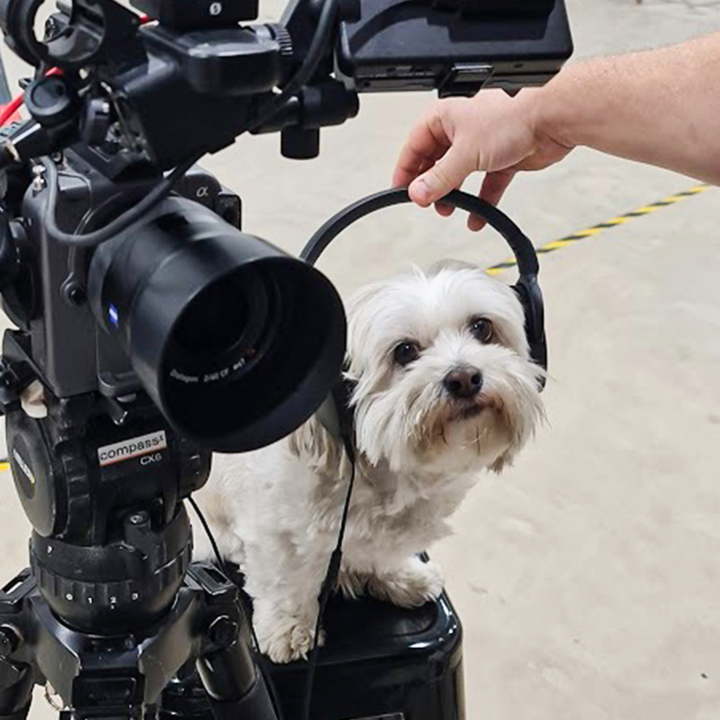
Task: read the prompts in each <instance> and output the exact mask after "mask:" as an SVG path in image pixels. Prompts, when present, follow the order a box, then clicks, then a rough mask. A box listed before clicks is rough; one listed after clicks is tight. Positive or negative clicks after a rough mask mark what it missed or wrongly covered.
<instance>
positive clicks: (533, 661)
mask: <svg viewBox="0 0 720 720" xmlns="http://www.w3.org/2000/svg"><path fill="white" fill-rule="evenodd" d="M280 6H281V3H280V2H278V0H269V1H268V2H267V3H265V4H264V6H263V7H264V10H265V11H266V12H267V14H268V15H269V16H273V15H275V14H276V13H277V11H278V10H279V8H280ZM569 6H570V12H571V18H572V23H573V28H574V33H575V40H576V47H577V55H576V57H585V56H593V55H599V54H607V53H613V52H621V51H627V50H631V49H636V48H646V47H653V46H658V45H661V44H668V43H671V42H674V41H678V40H682V39H684V38H688V37H692V36H696V35H699V34H702V33H706V32H709V31H712V30H717V29H720V4H719V3H718V2H715V1H711V0H707V1H705V2H703V1H702V0H645V1H644V2H643V4H642V5H639V6H638V5H636V4H635V2H633V0H592V2H590V0H570V1H569ZM5 55H6V56H7V53H5ZM707 82H708V87H711V84H712V83H716V82H718V78H711V77H708V78H707ZM428 99H429V98H427V97H424V96H413V95H410V96H403V97H389V96H387V97H382V98H378V97H367V98H364V101H363V109H362V112H361V114H360V116H359V117H358V119H356V120H355V121H353V122H352V123H350V124H348V125H347V126H345V127H343V128H338V129H332V130H329V131H327V132H325V134H324V138H323V154H322V156H321V158H320V159H318V160H316V161H314V162H313V163H311V164H307V165H305V164H297V163H292V162H290V161H287V160H283V159H282V158H281V157H280V156H279V153H278V151H277V147H278V146H277V142H278V140H277V138H271V137H267V138H248V139H242V140H241V141H239V142H238V143H237V144H236V145H235V146H234V147H233V148H231V149H229V150H227V151H225V152H223V153H222V154H220V155H218V156H216V157H212V158H209V159H208V160H207V161H206V162H205V165H206V167H208V168H209V169H211V170H213V171H215V172H217V174H218V176H219V177H220V178H221V180H222V181H223V182H225V183H226V184H227V185H229V186H230V187H232V188H234V189H235V190H237V191H238V192H240V193H241V194H242V196H243V199H244V202H245V210H246V216H245V217H246V229H247V230H248V231H250V232H254V233H256V234H259V235H261V236H263V237H266V238H268V239H270V240H272V241H274V242H276V243H277V244H279V245H281V246H282V247H284V248H287V249H289V250H291V251H298V250H299V249H300V248H301V246H302V245H303V243H304V241H305V239H306V238H307V237H308V236H309V235H310V233H311V232H312V231H313V230H314V229H315V228H316V227H317V226H318V225H319V224H320V223H321V222H322V221H323V220H324V219H325V218H326V217H328V216H329V215H330V214H331V213H332V212H334V211H335V210H337V209H338V208H339V207H341V206H343V205H344V204H346V203H348V202H350V201H352V200H354V199H356V198H357V197H359V196H361V195H364V194H366V193H369V192H372V191H375V190H378V189H380V188H382V187H385V186H386V185H387V184H388V182H389V178H390V173H391V170H392V164H393V160H394V157H395V155H396V152H397V150H398V149H399V146H400V143H401V140H402V138H403V136H404V134H405V132H406V130H407V129H408V127H409V125H410V123H411V122H412V120H413V119H414V118H415V116H416V115H417V114H418V113H419V111H420V110H421V108H422V107H424V105H425V104H426V103H427V102H428ZM719 162H720V159H719ZM476 184H477V179H473V180H472V181H471V182H470V183H468V185H469V186H471V187H475V186H476ZM693 184H694V183H693V182H692V181H691V180H689V179H687V178H683V177H680V176H677V175H673V174H671V173H668V172H664V171H659V170H655V169H651V168H646V167H641V166H638V165H634V164H631V163H627V162H621V161H618V160H614V159H610V158H606V157H602V156H600V155H597V154H593V153H591V152H586V151H578V152H576V153H574V154H573V155H572V156H571V157H570V158H569V159H568V160H567V161H566V162H565V163H564V164H563V165H562V166H561V167H558V168H555V169H552V170H550V171H547V172H545V173H542V174H539V175H534V176H528V177H524V178H522V179H520V180H518V181H517V182H516V184H515V186H514V187H513V189H512V190H511V191H510V193H509V194H508V196H507V199H506V200H505V201H504V203H503V207H504V209H505V210H506V211H508V212H509V213H510V214H511V215H512V216H513V217H514V218H515V219H516V220H517V221H518V222H519V224H520V225H521V226H522V227H523V228H524V229H525V230H526V232H527V233H528V234H530V236H531V237H532V238H534V239H535V241H536V243H538V244H542V243H544V242H547V241H550V240H552V239H555V238H558V237H560V236H562V235H566V234H568V233H570V232H572V231H575V230H579V229H582V228H585V227H588V226H589V225H592V224H594V223H597V222H602V221H603V220H606V219H608V218H611V217H613V216H615V215H617V214H619V213H621V212H624V211H628V210H632V209H633V208H635V207H638V206H641V205H644V204H646V203H649V202H653V201H655V200H659V199H661V198H663V197H665V196H666V195H669V194H672V193H674V192H678V191H681V190H684V189H686V188H688V187H691V186H692V185H693ZM719 219H720V192H718V191H717V190H715V189H713V190H710V191H709V192H707V193H704V194H702V195H699V196H698V197H694V198H692V199H689V200H687V201H685V202H683V203H680V204H677V205H674V206H672V207H669V208H666V209H663V210H661V211H659V212H658V213H656V214H653V215H650V216H648V217H645V218H640V219H637V220H635V221H634V222H632V223H631V224H629V225H627V226H622V227H619V228H616V229H614V230H611V231H608V232H607V233H605V234H603V235H602V236H600V237H598V238H593V239H589V240H587V241H586V242H584V243H582V244H578V245H577V246H573V247H571V248H568V249H564V250H562V251H560V252H558V253H556V254H553V255H550V256H546V257H545V258H544V259H543V264H542V282H543V288H544V291H545V294H546V298H547V321H548V332H549V342H550V352H551V374H552V382H551V383H550V384H549V386H548V389H547V392H546V394H545V400H546V402H547V407H548V415H549V418H550V426H549V427H548V428H546V429H545V430H544V431H542V432H541V433H540V435H539V436H538V438H537V440H536V442H535V443H534V445H533V447H532V448H530V449H529V450H528V451H526V452H525V453H524V454H523V455H522V457H521V459H520V461H519V462H518V464H517V466H516V467H515V468H514V469H513V470H511V471H510V472H508V473H506V474H505V475H504V476H502V477H501V478H497V479H496V478H488V479H487V480H486V481H484V482H483V484H482V485H481V487H479V488H478V489H477V490H476V491H475V492H474V493H473V494H472V496H471V497H470V498H469V500H468V501H467V502H466V504H465V506H464V508H463V509H462V511H461V512H460V514H459V516H458V518H457V521H456V523H455V524H456V528H457V533H456V535H455V537H453V538H452V539H450V540H448V541H446V542H444V543H443V544H442V545H441V546H440V547H438V548H436V549H435V551H434V554H435V556H436V557H437V558H438V559H440V560H441V562H442V563H443V565H444V566H445V569H446V573H447V577H448V585H449V589H450V593H451V596H452V598H453V600H454V602H455V604H456V606H457V608H458V610H459V611H460V614H461V616H462V618H463V621H464V624H465V630H466V641H465V658H466V668H465V672H466V688H467V700H468V709H469V718H472V719H473V720H475V719H477V720H480V719H482V720H520V719H522V720H611V719H612V720H615V719H623V720H717V718H718V717H720V601H719V600H718V598H720V566H719V563H718V555H719V553H720V483H719V482H718V469H717V468H718V465H720V402H719V400H720V373H718V371H717V368H718V366H720V314H719V312H718V308H719V307H720V283H718V280H717V276H718V271H720V243H718V242H717V238H718V229H717V226H718V220H719ZM348 235H349V236H348V237H345V238H344V239H343V242H341V243H338V244H337V245H336V246H335V247H334V248H333V250H332V251H331V252H329V253H328V256H327V258H326V259H325V260H324V262H323V267H324V269H325V270H326V271H327V273H328V274H329V276H330V277H331V278H333V279H334V280H335V281H336V282H337V284H338V285H339V287H340V288H341V289H342V290H343V292H345V291H348V290H350V289H352V288H353V287H355V286H357V285H359V284H362V283H365V282H367V281H370V280H373V279H375V278H378V277H381V276H385V275H388V274H390V273H392V272H394V271H397V270H401V269H405V268H407V267H408V265H409V264H410V263H418V264H420V265H428V264H430V263H432V262H433V261H435V260H437V259H440V258H442V257H456V258H464V259H466V260H470V261H474V262H477V263H480V264H491V263H492V262H495V261H498V260H501V259H503V258H504V257H505V255H506V251H505V248H504V247H503V245H502V243H500V242H499V241H498V240H497V239H496V238H494V237H493V236H492V234H491V233H490V232H489V231H488V232H485V233H484V234H483V235H481V236H475V235H471V234H469V233H467V232H466V231H465V230H464V227H463V225H462V223H461V222H460V220H459V219H453V220H450V221H443V220H440V219H439V218H436V217H435V216H434V215H433V214H432V213H430V212H422V211H420V210H417V209H412V208H401V209H394V210H391V211H386V213H385V214H384V215H382V216H380V215H378V216H375V217H373V218H372V219H369V220H367V221H365V222H364V224H363V225H362V226H361V227H360V228H356V229H355V230H354V231H353V232H351V233H349V234H348ZM507 278H508V280H511V279H512V278H513V274H512V273H507ZM2 479H3V480H4V482H3V483H2V486H1V487H0V527H2V528H3V533H2V541H1V542H0V577H9V576H10V575H11V574H12V573H13V572H14V571H15V570H16V569H17V568H19V567H21V566H22V565H23V564H24V562H25V553H26V537H27V533H28V526H27V523H26V522H25V521H24V519H23V517H22V514H21V513H20V511H19V505H18V503H17V501H16V499H15V496H14V493H13V489H12V483H11V480H10V477H9V475H3V476H2ZM49 712H50V711H49V709H48V708H47V706H45V704H44V703H40V702H38V703H36V705H35V707H34V709H33V713H32V717H33V718H41V717H46V716H48V713H49Z"/></svg>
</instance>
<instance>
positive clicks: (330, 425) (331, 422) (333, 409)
mask: <svg viewBox="0 0 720 720" xmlns="http://www.w3.org/2000/svg"><path fill="white" fill-rule="evenodd" d="M356 387H357V383H356V382H354V381H352V380H348V379H347V378H345V377H343V376H341V377H339V378H338V379H337V381H336V382H335V384H334V385H333V386H332V388H331V390H330V393H329V395H328V396H327V398H326V399H325V402H324V403H323V404H322V405H321V406H320V409H319V410H318V411H317V412H316V413H315V416H316V417H317V419H318V420H319V421H320V424H321V425H322V426H323V427H324V428H325V429H326V430H327V431H328V432H329V433H330V435H332V436H333V437H334V438H335V439H336V440H339V441H341V442H344V441H346V440H350V442H351V443H354V442H355V413H354V412H353V409H352V407H351V406H350V402H351V400H352V396H353V393H354V392H355V388H356Z"/></svg>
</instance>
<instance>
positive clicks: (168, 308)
mask: <svg viewBox="0 0 720 720" xmlns="http://www.w3.org/2000/svg"><path fill="white" fill-rule="evenodd" d="M88 289H89V293H88V294H89V299H90V303H91V307H92V309H93V312H94V313H95V316H96V317H97V319H98V320H99V322H100V323H101V325H102V326H103V327H104V328H105V330H106V331H107V332H109V333H110V334H111V335H114V336H115V337H117V339H118V341H119V342H120V343H121V344H122V346H123V348H124V349H125V352H126V353H127V354H128V356H129V358H130V360H131V363H132V366H133V369H134V370H135V372H136V374H137V375H138V377H139V378H140V380H141V382H142V383H143V385H144V387H145V389H146V390H147V392H148V393H149V395H150V396H151V397H152V399H153V400H154V401H155V403H156V404H157V406H158V407H159V408H160V410H161V411H162V412H163V413H164V415H165V416H166V418H167V419H168V421H169V422H170V423H171V424H172V425H173V427H174V428H175V429H176V430H177V432H179V433H181V434H182V435H184V436H185V437H187V438H188V439H190V440H193V441H194V442H196V443H197V444H199V445H200V446H201V447H204V448H206V449H209V450H215V451H220V452H241V451H246V450H251V449H255V448H258V447H262V446H264V445H267V444H270V443H272V442H274V441H276V440H279V439H280V438H282V437H283V436H285V435H287V434H288V433H289V432H291V431H292V430H294V429H295V428H296V427H297V426H299V425H300V424H301V423H303V422H304V421H305V420H306V419H307V418H308V417H310V415H311V414H312V413H313V412H314V411H315V410H316V409H317V408H318V407H319V406H320V404H321V403H322V401H323V400H324V398H325V396H326V395H327V393H328V391H329V389H330V387H331V385H332V384H333V381H334V379H335V378H336V377H337V375H338V373H339V372H340V369H341V365H342V360H343V355H344V351H345V315H344V311H343V308H342V302H341V301H340V298H339V296H338V294H337V292H336V291H335V289H334V287H333V286H332V284H331V283H330V282H329V280H327V278H325V277H324V276H323V275H322V274H321V273H319V272H318V271H317V270H315V269H314V268H312V267H311V266H309V265H307V264H306V263H304V262H301V261H300V260H297V259H295V258H293V257H291V256H289V255H287V254H285V253H283V252H282V251H280V250H278V249H277V248H275V247H273V246H272V245H270V244H268V243H266V242H265V241H263V240H260V239H259V238H256V237H253V236H251V235H246V234H243V233H240V232H239V231H238V230H237V229H235V228H233V227H232V226H231V225H228V224H227V223H226V222H224V221H223V220H221V219H220V218H219V217H218V216H217V215H215V214H214V213H213V212H212V211H211V210H209V209H207V208H205V207H203V206H201V205H199V204H197V203H195V202H192V201H190V200H186V199H183V198H169V199H168V200H165V201H164V202H163V203H162V204H161V205H160V206H159V208H158V209H157V210H156V211H155V212H154V213H153V214H152V215H151V216H150V217H149V218H148V219H147V220H146V221H144V222H143V224H142V225H140V226H137V225H136V226H134V227H133V228H131V229H130V230H128V231H125V232H123V233H121V234H120V235H118V236H117V237H116V238H114V239H112V240H110V241H108V242H106V243H104V244H103V245H101V246H100V248H99V249H98V250H97V252H96V253H95V256H94V258H93V260H92V264H91V267H90V273H89V288H88Z"/></svg>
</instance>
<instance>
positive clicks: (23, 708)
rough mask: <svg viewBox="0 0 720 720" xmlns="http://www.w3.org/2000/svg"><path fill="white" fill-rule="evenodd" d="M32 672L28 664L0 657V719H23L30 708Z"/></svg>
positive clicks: (32, 682) (32, 683)
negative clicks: (16, 662)
mask: <svg viewBox="0 0 720 720" xmlns="http://www.w3.org/2000/svg"><path fill="white" fill-rule="evenodd" d="M33 685H34V681H33V674H32V671H31V669H30V667H29V666H28V665H24V664H15V663H12V662H10V661H9V660H7V659H6V658H0V720H25V718H26V717H27V715H28V711H29V710H30V702H31V701H32V691H33Z"/></svg>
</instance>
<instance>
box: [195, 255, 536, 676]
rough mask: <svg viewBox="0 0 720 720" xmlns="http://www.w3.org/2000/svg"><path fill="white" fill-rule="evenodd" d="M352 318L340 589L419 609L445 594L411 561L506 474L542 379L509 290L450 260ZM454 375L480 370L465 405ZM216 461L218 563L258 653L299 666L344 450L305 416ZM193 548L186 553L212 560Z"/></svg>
mask: <svg viewBox="0 0 720 720" xmlns="http://www.w3.org/2000/svg"><path fill="white" fill-rule="evenodd" d="M478 317H482V318H488V319H490V320H491V321H492V323H493V327H494V337H493V339H492V340H491V341H490V342H489V343H487V344H483V343H481V342H479V341H478V340H477V339H476V338H475V337H474V336H473V335H472V334H471V332H470V330H469V328H470V325H471V323H472V321H473V319H476V318H478ZM348 319H349V370H348V375H349V377H350V378H352V379H354V380H355V381H356V382H357V389H356V391H355V393H354V396H353V401H352V404H353V406H354V411H355V425H356V436H357V438H356V441H357V453H358V468H357V482H356V486H355V494H354V496H353V501H352V507H351V510H350V515H349V522H348V527H347V534H346V538H345V543H344V556H343V566H342V570H341V578H340V588H341V590H342V592H343V593H345V594H346V595H347V596H350V597H356V596H358V595H361V594H364V593H369V594H371V595H373V596H375V597H378V598H381V599H385V600H388V601H390V602H393V603H396V604H398V605H402V606H415V605H419V604H422V603H424V602H425V601H427V600H429V599H431V598H435V597H437V596H438V594H439V593H440V592H441V590H442V585H443V581H442V577H441V574H440V571H439V569H438V568H437V566H436V565H435V564H433V563H428V564H425V563H423V562H421V561H420V560H419V559H418V557H417V553H419V552H421V551H424V550H426V549H427V548H428V546H429V545H431V544H432V543H433V542H435V541H436V540H438V539H439V538H442V537H444V536H446V535H447V534H449V532H450V527H449V525H448V522H447V519H448V517H449V516H450V515H451V514H452V513H453V512H454V511H455V509H456V508H457V507H458V505H459V503H460V502H461V500H462V499H463V497H464V496H465V494H466V493H467V491H468V490H469V489H470V488H471V487H472V486H473V484H474V483H475V481H476V479H477V476H478V473H479V471H480V470H481V469H483V468H491V469H493V470H497V471H499V470H500V469H502V467H503V466H505V465H506V464H508V463H509V462H511V461H512V459H513V457H514V456H515V454H516V453H517V452H518V451H519V450H520V448H521V447H522V446H523V444H524V443H525V442H526V440H527V439H528V438H529V437H530V435H531V434H532V433H533V431H534V429H535V427H536V425H537V423H538V421H539V420H540V419H541V418H542V416H543V409H542V404H541V401H540V397H539V394H538V379H539V377H540V376H541V375H542V371H541V370H540V368H538V367H537V366H536V365H534V364H533V363H532V362H530V360H529V358H528V346H527V340H526V337H525V331H524V316H523V310H522V307H521V305H520V303H519V301H518V299H517V298H516V296H515V294H514V292H513V291H512V289H511V288H509V287H508V286H506V285H504V284H503V283H500V282H498V281H496V280H493V279H492V278H490V277H488V276H487V275H486V274H485V273H484V272H482V271H481V270H479V269H478V268H475V267H472V266H468V265H463V264H459V263H444V264H442V265H440V266H436V267H435V268H433V269H432V270H431V271H430V272H429V273H422V272H420V271H415V272H413V273H412V274H409V275H404V276H401V277H396V278H393V279H390V280H388V281H385V282H379V283H376V284H373V285H370V286H368V287H365V288H364V289H363V290H361V291H360V292H359V293H358V294H357V296H356V297H355V298H354V299H353V301H352V302H351V304H350V307H349V312H348ZM406 340H412V341H414V342H416V343H417V344H418V345H419V346H420V348H421V353H420V355H419V357H418V358H417V359H416V360H415V361H413V362H411V363H410V364H408V365H406V366H404V367H403V366H400V365H398V364H397V363H395V362H394V361H393V350H394V348H395V347H396V346H397V345H398V344H399V343H401V342H403V341H406ZM461 365H470V366H473V367H476V368H478V369H479V370H480V372H481V373H482V377H483V386H482V391H481V393H480V394H479V395H478V396H477V397H475V398H473V399H472V400H468V401H458V400H453V399H452V398H451V397H450V396H449V395H448V393H447V392H446V391H445V390H444V387H443V379H444V378H445V376H446V375H447V374H448V372H449V371H451V370H452V369H453V368H455V367H457V366H461ZM470 404H474V405H478V406H479V407H480V408H482V412H479V410H478V408H475V407H472V408H469V405H470ZM468 410H470V411H471V412H468ZM477 412H479V414H472V413H477ZM215 464H216V466H215V472H214V475H213V477H212V478H211V480H210V482H209V483H208V486H207V488H206V489H205V490H203V491H201V493H200V494H199V496H198V497H199V501H200V505H201V507H202V509H203V510H204V511H205V512H206V514H207V516H208V519H209V520H210V523H211V525H212V527H213V529H214V531H215V533H216V534H217V539H218V542H219V545H220V548H221V552H222V553H223V554H224V555H225V556H226V558H228V559H229V560H232V561H235V562H237V563H238V564H239V565H240V566H241V568H242V570H243V571H244V573H245V575H246V578H247V586H246V587H247V591H248V593H249V594H250V595H251V596H252V598H253V600H254V608H255V611H254V612H255V615H254V622H255V628H256V631H257V635H258V639H259V642H260V646H261V649H262V651H263V652H265V653H266V654H267V655H268V656H269V657H270V658H271V659H272V660H274V661H276V662H287V661H290V660H293V659H297V658H300V657H303V656H305V655H306V653H307V651H308V650H309V649H310V648H311V646H312V642H313V634H314V627H315V622H316V617H317V610H318V604H317V598H318V594H319V591H320V586H321V583H322V580H323V578H324V576H325V573H326V570H327V565H328V558H329V554H330V552H331V550H332V548H333V547H334V545H335V542H336V538H337V533H338V526H339V521H340V515H341V510H342V507H343V502H344V498H345V493H346V490H347V483H348V477H349V470H350V468H349V465H348V461H347V459H346V457H345V455H344V453H343V450H342V448H341V446H340V445H339V444H338V443H337V442H336V441H335V440H334V439H333V438H331V436H330V435H329V434H328V433H327V432H326V431H325V429H324V428H323V427H322V426H321V425H320V424H319V422H318V421H317V420H316V419H314V418H313V419H311V420H310V421H308V422H307V423H306V424H305V425H303V426H302V427H301V428H300V429H299V430H297V431H296V432H295V433H294V434H293V435H291V436H290V438H288V439H286V440H284V441H281V442H279V443H277V444H275V445H273V446H271V447H268V448H265V449H263V450H259V451H257V452H254V453H249V454H246V455H238V456H216V459H215ZM196 535H197V546H198V547H197V550H196V556H197V557H203V556H204V557H209V555H210V552H209V548H208V546H207V541H206V540H205V539H204V536H203V534H201V533H196Z"/></svg>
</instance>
